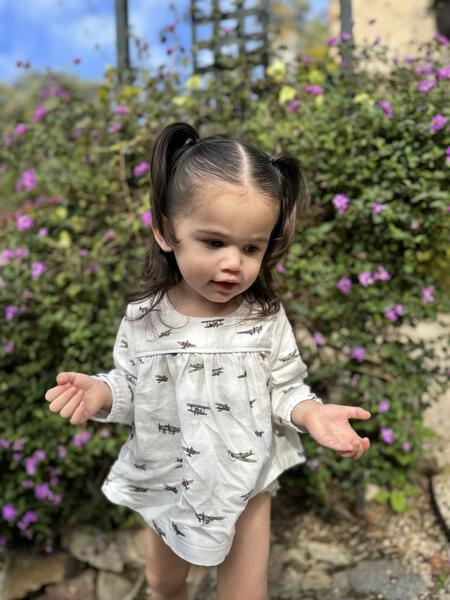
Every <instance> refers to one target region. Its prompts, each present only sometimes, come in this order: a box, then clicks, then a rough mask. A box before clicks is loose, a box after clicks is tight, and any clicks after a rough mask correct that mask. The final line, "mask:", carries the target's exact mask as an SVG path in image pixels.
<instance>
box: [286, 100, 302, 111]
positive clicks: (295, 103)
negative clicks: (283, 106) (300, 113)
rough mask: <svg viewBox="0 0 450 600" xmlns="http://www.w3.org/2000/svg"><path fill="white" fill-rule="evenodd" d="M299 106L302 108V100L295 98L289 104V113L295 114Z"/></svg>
mask: <svg viewBox="0 0 450 600" xmlns="http://www.w3.org/2000/svg"><path fill="white" fill-rule="evenodd" d="M299 106H300V100H297V98H294V99H293V100H291V102H290V103H289V106H288V112H290V113H293V112H295V111H296V110H297V108H298V107H299Z"/></svg>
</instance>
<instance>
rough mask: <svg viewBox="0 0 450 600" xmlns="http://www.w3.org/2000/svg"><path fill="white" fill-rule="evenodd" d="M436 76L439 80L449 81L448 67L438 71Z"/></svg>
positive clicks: (449, 66) (449, 72) (449, 67)
mask: <svg viewBox="0 0 450 600" xmlns="http://www.w3.org/2000/svg"><path fill="white" fill-rule="evenodd" d="M437 76H438V78H439V79H450V65H447V66H445V67H442V69H439V71H438V72H437Z"/></svg>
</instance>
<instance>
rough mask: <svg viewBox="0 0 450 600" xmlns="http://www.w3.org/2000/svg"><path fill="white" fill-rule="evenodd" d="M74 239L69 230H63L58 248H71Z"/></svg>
mask: <svg viewBox="0 0 450 600" xmlns="http://www.w3.org/2000/svg"><path fill="white" fill-rule="evenodd" d="M71 244H72V239H71V237H70V234H69V232H68V231H61V233H60V234H59V239H58V248H70V246H71Z"/></svg>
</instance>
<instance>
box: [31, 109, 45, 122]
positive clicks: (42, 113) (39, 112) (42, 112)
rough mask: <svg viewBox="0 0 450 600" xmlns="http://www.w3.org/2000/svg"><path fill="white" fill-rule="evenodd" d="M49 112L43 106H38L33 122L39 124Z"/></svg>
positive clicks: (32, 118)
mask: <svg viewBox="0 0 450 600" xmlns="http://www.w3.org/2000/svg"><path fill="white" fill-rule="evenodd" d="M46 112H47V111H46V110H45V108H44V107H43V106H38V107H37V108H36V110H35V111H34V114H33V116H32V117H31V121H32V122H33V123H37V122H38V121H40V120H41V119H42V117H44V116H45V113H46Z"/></svg>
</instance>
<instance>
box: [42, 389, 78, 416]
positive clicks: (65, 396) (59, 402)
mask: <svg viewBox="0 0 450 600" xmlns="http://www.w3.org/2000/svg"><path fill="white" fill-rule="evenodd" d="M77 391H78V390H77V388H76V387H73V386H69V387H68V388H67V389H66V390H65V391H64V392H63V393H62V394H59V396H57V397H56V398H55V399H54V400H52V401H51V402H50V406H49V409H50V410H51V412H53V413H57V412H59V411H60V410H61V409H62V408H63V407H64V406H65V405H66V404H67V403H68V402H69V401H70V400H71V398H73V396H74V395H75V394H76V392H77Z"/></svg>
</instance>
